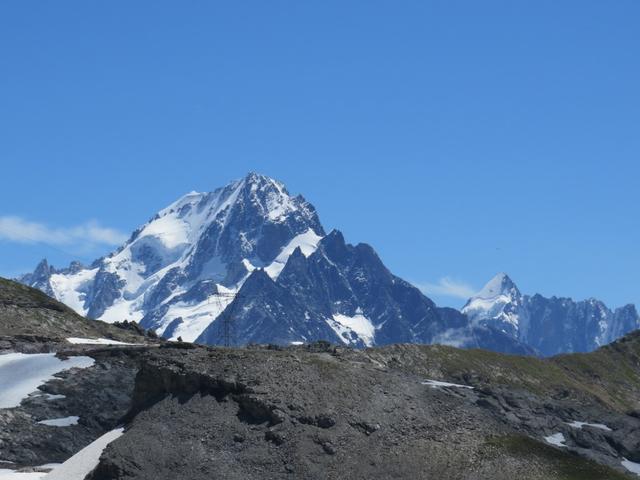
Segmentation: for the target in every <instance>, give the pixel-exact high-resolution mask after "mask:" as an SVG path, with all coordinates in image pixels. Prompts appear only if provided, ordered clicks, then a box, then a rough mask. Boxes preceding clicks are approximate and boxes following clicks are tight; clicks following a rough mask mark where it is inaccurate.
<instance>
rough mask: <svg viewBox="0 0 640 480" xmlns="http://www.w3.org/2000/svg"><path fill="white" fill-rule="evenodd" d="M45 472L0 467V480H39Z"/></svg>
mask: <svg viewBox="0 0 640 480" xmlns="http://www.w3.org/2000/svg"><path fill="white" fill-rule="evenodd" d="M46 474H47V473H46V472H18V471H15V470H6V469H4V468H0V480H40V479H41V478H44V476H45V475H46Z"/></svg>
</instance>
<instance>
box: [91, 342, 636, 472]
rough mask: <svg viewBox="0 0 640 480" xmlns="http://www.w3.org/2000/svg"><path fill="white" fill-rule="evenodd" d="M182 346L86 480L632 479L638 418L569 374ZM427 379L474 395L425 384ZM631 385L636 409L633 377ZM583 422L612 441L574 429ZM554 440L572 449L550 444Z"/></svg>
mask: <svg viewBox="0 0 640 480" xmlns="http://www.w3.org/2000/svg"><path fill="white" fill-rule="evenodd" d="M176 347H177V346H176ZM176 347H174V346H171V345H167V346H166V347H163V348H161V349H159V350H156V351H154V352H150V353H149V355H148V356H147V357H146V358H145V360H144V362H143V363H142V367H141V369H140V371H139V373H138V376H137V378H136V387H135V393H134V396H133V404H132V408H131V410H130V413H129V415H128V427H127V430H126V433H125V435H124V436H123V437H121V438H120V439H118V440H117V441H116V442H114V443H112V444H111V445H110V446H109V447H108V448H107V449H106V451H105V453H104V455H103V457H102V458H101V463H100V465H99V466H98V468H97V469H96V471H95V472H94V473H93V475H92V477H91V478H92V479H93V480H97V479H112V478H132V479H152V478H161V479H164V478H167V479H169V478H176V477H180V478H193V479H207V478H211V477H212V476H214V477H216V476H217V477H220V478H231V479H236V478H237V479H241V478H242V479H252V478H255V479H272V478H273V479H277V478H286V477H288V476H293V477H294V478H335V479H339V478H357V479H365V478H380V479H383V478H384V479H386V478H465V479H466V478H474V479H505V480H506V479H513V478H522V479H536V480H537V479H540V480H541V479H545V480H553V479H566V478H591V479H602V480H605V479H607V480H612V479H622V478H627V477H626V476H625V475H624V474H623V469H622V467H621V464H620V458H619V457H620V456H621V455H625V456H626V458H638V455H640V451H639V450H638V441H639V440H640V420H638V418H636V417H633V416H630V415H627V414H625V413H623V412H621V411H619V410H617V409H616V408H615V407H614V406H613V405H610V406H607V405H605V404H603V403H602V402H601V401H598V400H597V399H596V398H595V397H594V396H593V394H592V393H591V389H592V388H593V385H591V384H588V383H584V384H580V383H572V382H571V380H570V378H575V377H576V375H575V372H567V373H566V374H564V375H565V376H562V374H561V373H560V372H561V371H563V369H565V368H569V367H568V366H567V365H566V364H565V365H563V366H562V367H561V366H559V365H558V364H556V363H555V361H545V360H531V359H524V358H523V359H519V357H509V356H501V355H496V354H490V353H489V352H480V351H475V352H474V351H461V350H456V349H452V348H447V347H420V346H411V345H399V346H391V347H387V348H376V349H368V350H365V351H356V350H349V349H344V348H336V347H331V346H328V345H326V346H322V345H312V346H304V347H288V348H285V349H281V348H258V347H256V348H251V349H212V348H209V349H207V348H202V347H187V346H180V347H181V348H176ZM635 348H637V345H636V346H634V347H632V349H635ZM626 352H628V347H624V348H622V349H621V350H618V351H613V352H603V353H602V354H601V355H604V356H606V357H607V358H609V357H610V360H611V361H616V360H615V357H616V355H618V354H623V355H625V356H626V354H627V353H626ZM594 360H595V359H594ZM583 361H585V362H586V363H587V364H589V362H590V359H585V360H583ZM597 361H598V362H600V361H602V359H599V360H597ZM476 362H478V363H476ZM531 362H534V363H535V364H536V365H533V369H532V370H528V367H527V365H528V364H530V363H531ZM480 363H481V366H480ZM474 365H478V367H475V366H474ZM507 366H510V367H511V368H512V372H511V375H513V377H514V378H521V379H526V378H527V375H526V374H525V369H527V371H529V372H534V371H537V370H538V369H539V370H540V371H546V372H547V373H548V372H550V371H552V372H553V373H554V375H555V374H556V373H557V374H558V375H559V377H557V378H556V381H557V382H558V384H557V385H549V386H548V387H540V389H538V390H536V389H535V388H532V385H534V384H538V385H540V383H541V382H545V381H547V378H546V376H545V375H546V374H545V373H541V374H540V375H539V376H538V377H536V378H534V377H535V374H532V373H529V375H533V376H532V377H530V378H528V379H526V380H524V381H523V382H522V383H518V384H516V383H513V382H512V381H511V380H507V379H506V378H504V377H502V380H496V379H497V378H501V377H500V375H499V374H497V372H499V371H500V370H501V369H504V368H505V367H507ZM578 376H579V375H578ZM430 377H431V378H433V377H438V378H442V379H444V380H447V381H451V382H455V383H460V384H465V385H471V386H474V387H475V388H473V389H468V388H460V387H455V386H452V387H446V386H442V387H436V388H434V387H432V386H429V385H425V384H423V381H424V380H425V379H426V378H430ZM634 378H635V380H634V382H635V383H634V385H635V386H634V387H633V388H631V386H630V388H629V390H627V391H626V394H625V395H626V397H625V398H627V399H628V400H631V401H633V400H632V398H633V391H634V390H633V389H636V390H637V388H638V383H637V382H638V372H637V369H636V373H635V374H634ZM528 382H531V383H528ZM585 419H589V420H591V422H595V420H594V419H596V420H598V422H599V423H603V424H606V425H607V426H608V427H609V428H610V430H609V431H605V430H600V429H598V428H594V427H589V426H585V427H582V428H581V429H580V428H576V427H572V426H570V425H569V423H571V422H575V421H585ZM557 433H563V435H564V438H565V442H566V445H567V446H566V448H554V447H552V446H550V445H549V444H547V443H546V442H545V441H544V438H545V437H547V436H550V435H553V434H557Z"/></svg>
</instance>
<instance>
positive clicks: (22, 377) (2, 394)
mask: <svg viewBox="0 0 640 480" xmlns="http://www.w3.org/2000/svg"><path fill="white" fill-rule="evenodd" d="M93 363H94V360H93V358H89V357H70V358H68V359H67V360H60V359H59V358H57V357H56V356H55V354H53V353H33V354H24V353H7V354H4V355H0V385H2V389H0V408H13V407H17V406H19V405H20V402H21V401H22V400H23V399H25V398H27V397H28V396H29V394H30V393H33V392H34V391H36V390H37V388H38V387H39V386H40V385H42V384H44V383H46V382H48V381H49V380H51V379H52V378H53V377H54V375H55V374H57V373H60V372H62V371H63V370H68V369H70V368H74V367H76V368H87V367H90V366H91V365H93Z"/></svg>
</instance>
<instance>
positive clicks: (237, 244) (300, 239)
mask: <svg viewBox="0 0 640 480" xmlns="http://www.w3.org/2000/svg"><path fill="white" fill-rule="evenodd" d="M19 280H20V281H21V282H22V283H25V284H27V285H29V286H33V287H36V288H38V289H40V290H42V291H44V292H45V293H47V294H48V295H50V296H53V297H55V298H56V299H58V300H60V301H62V302H63V303H65V304H67V305H68V306H70V307H71V308H73V309H74V310H75V311H76V312H78V313H80V314H81V315H85V316H88V317H90V318H94V319H100V320H103V321H106V322H115V321H123V320H133V321H135V322H138V323H139V324H140V325H141V326H142V327H144V328H147V329H154V330H156V331H157V333H158V334H160V335H162V336H163V337H164V338H168V339H178V338H181V339H183V340H185V341H189V342H198V343H205V344H223V343H226V342H227V341H229V340H230V341H231V344H234V345H244V344H248V343H277V344H291V343H299V342H312V341H315V340H327V341H329V342H332V343H342V344H347V345H351V346H356V347H365V346H374V345H386V344H390V343H427V344H431V343H441V344H447V345H452V346H458V347H479V348H486V349H490V350H496V351H501V352H510V353H541V354H544V355H552V354H555V353H560V352H573V351H590V350H593V349H594V348H596V347H598V346H600V345H603V344H606V343H609V342H611V341H612V340H614V339H616V338H618V337H620V336H621V335H623V334H625V333H627V332H628V331H630V330H633V329H635V328H638V323H639V322H638V314H637V312H636V311H635V308H634V307H633V306H627V307H623V308H622V309H618V310H616V311H614V312H612V311H610V310H609V309H607V307H606V306H604V304H602V303H601V302H598V301H596V300H588V301H585V302H573V301H571V300H570V299H561V298H555V297H553V298H551V299H545V298H544V297H541V296H539V295H534V296H533V297H529V296H526V295H522V294H521V293H520V292H519V290H518V289H517V287H516V286H515V284H513V282H512V281H511V280H510V279H509V277H508V276H506V275H504V274H501V275H498V276H496V277H495V278H494V279H493V280H492V281H491V282H489V283H488V284H487V286H485V288H484V289H483V290H482V291H481V292H479V293H478V295H476V296H474V297H473V298H472V299H470V300H469V302H468V303H467V305H466V306H465V307H464V309H463V310H462V312H460V311H458V310H455V309H451V308H439V307H438V306H436V305H435V304H434V303H433V302H432V301H431V300H430V299H429V298H427V297H426V296H424V295H423V294H422V293H421V292H420V291H419V290H418V289H417V288H415V287H414V286H413V285H411V284H409V283H408V282H406V281H404V280H402V279H400V278H398V277H396V276H395V275H393V274H392V273H391V272H390V271H389V270H388V269H387V268H386V267H385V265H384V264H383V263H382V261H381V260H380V258H379V257H378V256H377V254H376V253H375V251H374V250H373V248H372V247H371V246H369V245H366V244H358V245H355V246H354V245H350V244H348V243H347V242H346V241H345V239H344V237H343V235H342V234H341V233H340V232H339V231H338V230H333V231H331V232H329V233H327V232H325V230H324V228H323V226H322V224H321V222H320V219H319V217H318V214H317V212H316V210H315V208H314V207H313V205H311V204H310V203H309V202H308V201H306V200H305V199H304V198H303V197H302V196H300V195H298V196H292V195H290V194H289V192H288V191H287V190H286V188H285V187H284V185H283V184H282V183H280V182H278V181H277V180H274V179H271V178H269V177H266V176H264V175H259V174H256V173H250V174H248V175H247V176H246V177H245V178H243V179H241V180H237V181H234V182H232V183H230V184H228V185H227V186H225V187H222V188H219V189H217V190H215V191H213V192H209V193H197V192H191V193H189V194H187V195H185V196H184V197H182V198H180V199H179V200H177V201H176V202H174V203H173V204H171V205H169V206H168V207H167V208H165V209H163V210H161V211H160V212H158V213H157V214H156V215H154V216H153V217H152V218H151V219H150V220H149V221H148V222H147V223H145V224H144V225H142V226H141V227H140V228H138V229H137V230H136V231H135V232H133V234H132V235H131V237H130V238H129V240H127V242H125V244H124V245H123V246H122V247H120V248H119V249H117V250H116V251H115V252H113V253H112V254H110V255H108V256H106V257H104V258H100V259H98V260H96V261H95V262H93V263H92V264H91V265H90V266H84V265H82V264H80V263H78V262H73V263H72V264H71V265H70V266H69V267H68V268H65V269H55V268H53V267H52V266H50V265H49V264H48V263H47V261H46V260H43V261H42V262H41V263H40V264H39V265H38V267H37V268H36V269H35V271H34V272H33V273H31V274H28V275H24V276H23V277H22V278H20V279H19ZM225 318H232V319H233V322H232V323H231V329H230V330H225V329H224V328H222V326H223V324H224V319H225ZM226 331H229V332H230V335H229V334H227V333H225V332H226Z"/></svg>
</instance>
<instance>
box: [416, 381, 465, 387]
mask: <svg viewBox="0 0 640 480" xmlns="http://www.w3.org/2000/svg"><path fill="white" fill-rule="evenodd" d="M422 384H423V385H429V386H430V387H432V388H439V387H454V388H470V389H473V387H472V386H471V385H460V384H457V383H449V382H441V381H440V380H425V381H424V382H422Z"/></svg>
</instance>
